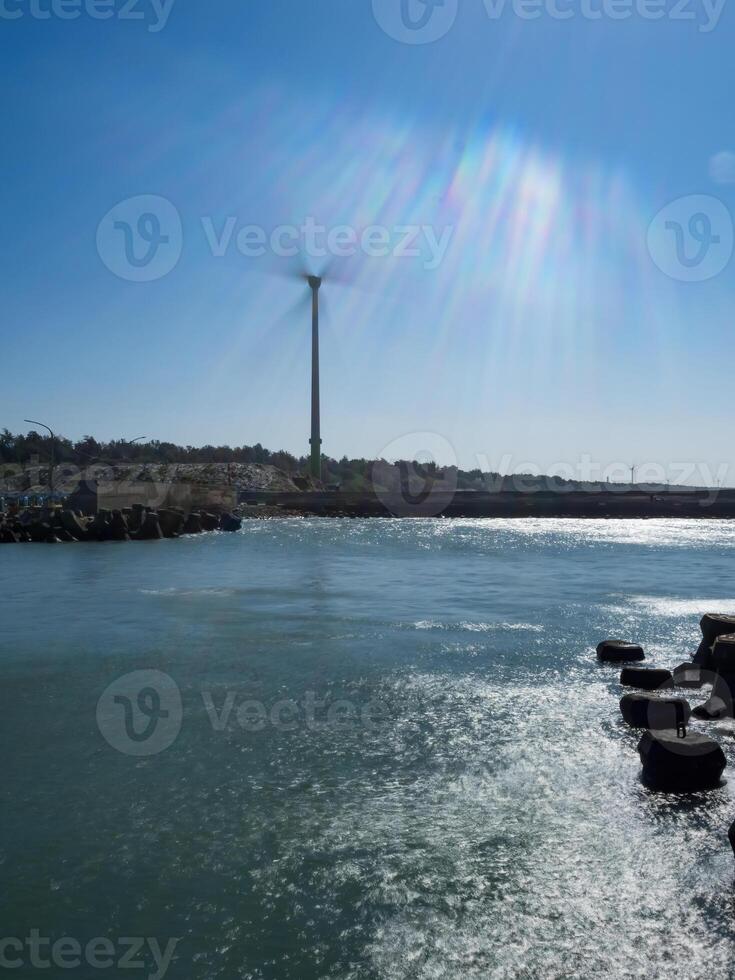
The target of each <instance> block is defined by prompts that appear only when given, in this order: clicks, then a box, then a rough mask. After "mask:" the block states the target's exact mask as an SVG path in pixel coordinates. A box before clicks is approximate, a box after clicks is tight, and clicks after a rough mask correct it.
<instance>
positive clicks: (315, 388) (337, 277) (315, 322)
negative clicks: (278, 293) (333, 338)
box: [275, 258, 355, 480]
mask: <svg viewBox="0 0 735 980" xmlns="http://www.w3.org/2000/svg"><path fill="white" fill-rule="evenodd" d="M341 266H342V263H338V262H337V261H336V260H335V259H334V258H333V259H332V260H331V261H329V262H328V263H327V265H326V266H325V267H324V268H323V269H322V270H321V271H320V273H319V275H315V274H314V273H312V272H306V271H303V267H302V269H301V270H299V271H295V270H294V271H290V272H289V271H286V272H282V271H279V272H276V273H275V274H276V275H280V276H285V277H286V278H287V279H299V280H301V281H302V282H306V283H308V286H309V289H310V290H311V438H310V439H309V446H310V450H309V472H310V473H311V476H312V477H313V478H314V479H315V480H321V478H322V433H321V391H320V378H319V303H320V300H319V296H320V291H321V288H322V285H323V284H324V283H325V282H327V283H338V284H340V285H354V275H355V270H354V269H351V270H350V272H351V275H345V274H342V273H343V271H344V270H343V269H342V268H341ZM300 308H301V301H299V303H297V305H296V307H295V308H294V310H298V309H300Z"/></svg>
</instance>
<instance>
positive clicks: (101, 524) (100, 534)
mask: <svg viewBox="0 0 735 980" xmlns="http://www.w3.org/2000/svg"><path fill="white" fill-rule="evenodd" d="M111 516H112V515H111V514H110V512H109V510H100V511H98V512H97V513H96V514H95V516H94V517H93V518H92V520H91V521H90V523H89V524H88V525H87V535H88V540H90V541H109V540H110V534H111V530H112V529H111V527H110V518H111Z"/></svg>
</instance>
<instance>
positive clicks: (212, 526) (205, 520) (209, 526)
mask: <svg viewBox="0 0 735 980" xmlns="http://www.w3.org/2000/svg"><path fill="white" fill-rule="evenodd" d="M199 520H200V521H201V524H202V530H203V531H218V530H219V517H215V515H214V514H201V515H200V517H199Z"/></svg>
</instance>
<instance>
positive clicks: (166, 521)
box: [0, 505, 242, 544]
mask: <svg viewBox="0 0 735 980" xmlns="http://www.w3.org/2000/svg"><path fill="white" fill-rule="evenodd" d="M241 527H242V520H241V519H240V518H239V517H237V516H236V515H234V514H230V513H222V514H212V513H209V512H206V511H189V512H186V511H184V510H181V509H179V508H173V507H171V508H159V509H157V510H154V509H152V508H149V507H143V506H142V505H134V506H133V507H129V508H125V509H123V510H99V511H98V512H97V514H95V516H94V517H85V516H84V515H83V514H81V513H80V512H79V511H74V510H70V509H64V508H60V507H49V508H40V507H37V508H27V509H25V510H21V511H19V512H18V513H15V514H5V515H0V544H25V543H32V544H33V543H35V544H71V543H74V542H90V541H97V542H99V541H160V540H163V539H164V538H179V537H181V536H182V535H188V534H206V533H211V532H214V531H228V532H234V531H239V530H240V528H241Z"/></svg>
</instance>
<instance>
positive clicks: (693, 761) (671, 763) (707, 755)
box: [638, 731, 727, 793]
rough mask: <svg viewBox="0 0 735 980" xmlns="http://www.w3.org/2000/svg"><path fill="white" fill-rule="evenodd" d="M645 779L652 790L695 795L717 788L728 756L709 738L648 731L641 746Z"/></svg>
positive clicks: (640, 752) (689, 734)
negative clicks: (703, 790) (700, 791)
mask: <svg viewBox="0 0 735 980" xmlns="http://www.w3.org/2000/svg"><path fill="white" fill-rule="evenodd" d="M638 752H639V754H640V757H641V762H642V763H643V780H644V782H645V783H646V784H647V785H648V786H650V787H651V788H652V789H660V790H665V791H669V792H679V793H686V792H694V791H696V790H701V789H710V788H711V787H713V786H717V785H719V783H720V780H721V778H722V773H723V772H724V770H725V766H726V765H727V760H726V759H725V753H724V752H723V751H722V749H721V748H720V746H719V745H718V744H717V742H715V741H714V740H713V739H711V738H707V736H706V735H699V734H696V733H692V732H689V733H688V734H687V736H686V738H680V737H679V735H678V733H677V732H675V731H657V732H650V731H649V732H645V733H644V735H643V737H642V738H641V740H640V742H639V743H638Z"/></svg>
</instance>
